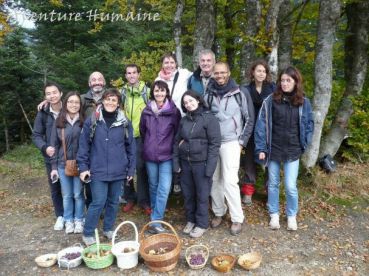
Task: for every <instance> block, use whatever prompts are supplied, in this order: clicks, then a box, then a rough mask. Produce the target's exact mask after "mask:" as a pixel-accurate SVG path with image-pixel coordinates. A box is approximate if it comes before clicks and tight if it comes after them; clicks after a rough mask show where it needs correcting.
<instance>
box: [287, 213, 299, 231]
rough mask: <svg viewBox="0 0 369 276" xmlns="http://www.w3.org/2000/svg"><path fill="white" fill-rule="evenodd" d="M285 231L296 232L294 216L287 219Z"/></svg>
mask: <svg viewBox="0 0 369 276" xmlns="http://www.w3.org/2000/svg"><path fill="white" fill-rule="evenodd" d="M287 230H289V231H296V230H297V221H296V216H290V217H287Z"/></svg>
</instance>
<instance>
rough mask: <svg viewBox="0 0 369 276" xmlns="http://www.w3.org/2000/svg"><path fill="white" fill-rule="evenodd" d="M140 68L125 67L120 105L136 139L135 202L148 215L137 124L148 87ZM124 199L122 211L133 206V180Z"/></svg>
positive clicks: (147, 186)
mask: <svg viewBox="0 0 369 276" xmlns="http://www.w3.org/2000/svg"><path fill="white" fill-rule="evenodd" d="M140 72H141V69H140V67H139V66H138V65H136V64H128V65H127V66H126V68H125V78H126V80H127V82H126V83H125V84H124V86H123V88H122V90H121V94H122V105H123V109H124V113H125V115H126V116H127V118H128V119H129V120H130V121H131V123H132V126H133V136H134V138H135V140H136V176H137V178H136V180H137V204H138V205H139V206H140V207H141V208H142V209H143V210H144V212H145V214H147V215H150V214H151V209H150V197H149V185H148V182H147V173H146V168H145V163H144V161H143V160H142V154H141V153H142V148H143V144H142V140H141V137H140V131H139V124H140V119H141V113H142V111H143V109H144V108H145V106H146V104H147V99H148V98H149V95H150V88H148V87H147V86H146V84H145V82H143V81H140ZM124 199H125V200H126V201H127V204H126V205H125V206H124V207H123V211H124V212H129V211H131V210H132V208H133V206H134V202H135V199H136V195H135V190H134V185H133V180H132V181H129V182H128V183H125V185H124Z"/></svg>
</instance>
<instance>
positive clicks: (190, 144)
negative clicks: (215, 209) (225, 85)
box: [173, 91, 221, 238]
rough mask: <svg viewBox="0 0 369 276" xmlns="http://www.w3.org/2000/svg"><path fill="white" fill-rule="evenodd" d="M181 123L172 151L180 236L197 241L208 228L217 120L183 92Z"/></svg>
mask: <svg viewBox="0 0 369 276" xmlns="http://www.w3.org/2000/svg"><path fill="white" fill-rule="evenodd" d="M181 107H182V110H183V112H185V113H186V116H184V117H183V118H182V119H181V122H180V126H179V130H178V133H177V135H176V140H175V144H174V149H173V169H174V171H175V172H180V173H181V188H182V192H183V196H184V204H185V210H186V219H187V224H186V226H185V228H184V229H183V233H185V234H189V235H190V236H191V237H193V238H198V237H201V236H202V235H203V234H204V232H205V231H206V229H207V228H208V227H209V213H208V209H209V206H208V205H209V196H210V191H211V184H212V177H213V174H214V171H215V168H216V165H217V160H218V155H219V148H220V143H221V135H220V127H219V120H218V119H217V118H216V117H215V116H214V115H213V114H212V113H211V112H210V111H208V110H207V109H206V108H205V107H204V101H203V99H202V98H201V97H200V96H199V95H197V94H196V93H195V92H193V91H187V92H185V93H184V94H183V96H182V99H181Z"/></svg>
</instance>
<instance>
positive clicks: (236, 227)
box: [231, 222, 242, 236]
mask: <svg viewBox="0 0 369 276" xmlns="http://www.w3.org/2000/svg"><path fill="white" fill-rule="evenodd" d="M241 230H242V223H239V222H233V223H232V226H231V234H232V235H233V236H236V235H238V234H239V233H241Z"/></svg>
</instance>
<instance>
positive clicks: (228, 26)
mask: <svg viewBox="0 0 369 276" xmlns="http://www.w3.org/2000/svg"><path fill="white" fill-rule="evenodd" d="M232 4H233V3H232V1H231V2H230V3H228V4H227V5H226V6H225V7H224V13H223V17H224V23H225V31H226V38H225V41H226V43H225V54H226V57H227V63H228V65H229V68H230V69H231V70H232V69H233V66H234V56H235V52H234V35H231V34H232V11H231V6H232Z"/></svg>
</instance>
